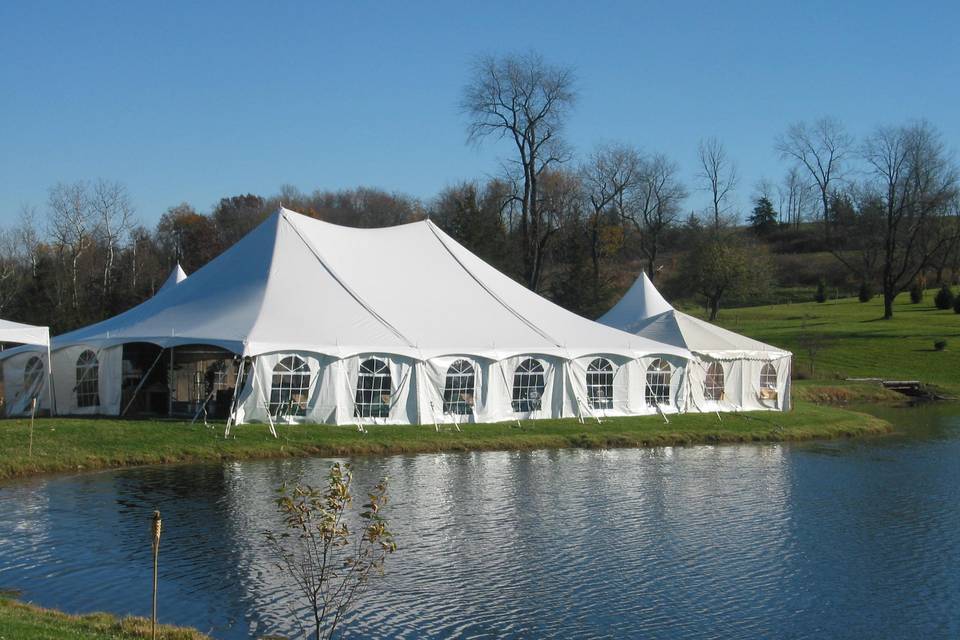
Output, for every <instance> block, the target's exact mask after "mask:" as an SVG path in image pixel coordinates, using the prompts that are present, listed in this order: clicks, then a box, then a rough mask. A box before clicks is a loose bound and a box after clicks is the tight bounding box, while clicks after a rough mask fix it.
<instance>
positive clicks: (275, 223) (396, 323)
mask: <svg viewBox="0 0 960 640" xmlns="http://www.w3.org/2000/svg"><path fill="white" fill-rule="evenodd" d="M131 343H149V344H151V345H156V346H157V347H160V348H163V349H165V350H167V351H168V352H169V353H170V357H171V358H173V357H174V356H175V353H174V352H173V349H174V348H176V350H177V351H176V353H179V352H180V349H181V348H182V347H185V346H187V345H194V346H195V345H205V346H208V347H216V348H220V349H223V350H225V351H226V352H229V353H231V354H236V355H237V356H238V362H240V361H239V358H243V360H242V365H239V366H238V368H239V369H240V370H239V371H236V372H234V374H235V377H236V378H239V379H240V391H239V394H238V398H237V402H236V406H235V407H234V408H233V410H232V412H233V414H234V415H235V417H236V419H237V421H238V422H242V421H270V422H271V423H272V422H273V421H275V420H278V419H280V420H284V421H291V422H294V421H304V422H323V423H333V424H350V423H358V424H359V423H365V422H381V423H435V422H460V421H467V420H473V421H485V422H486V421H495V420H506V419H512V418H515V417H527V418H545V417H561V416H590V415H592V414H600V413H603V414H643V413H652V412H655V411H675V410H677V409H678V407H679V406H680V405H681V400H682V399H683V397H684V388H685V387H684V380H683V370H684V369H683V364H684V363H685V361H686V359H688V358H689V357H690V354H689V351H687V350H686V349H685V348H683V347H677V346H670V345H665V344H661V343H657V342H654V341H652V340H649V339H646V338H643V337H639V336H634V335H630V334H628V333H624V332H621V331H617V330H614V329H611V328H609V327H605V326H603V325H600V324H598V323H595V322H592V321H590V320H587V319H585V318H582V317H580V316H577V315H575V314H573V313H570V312H568V311H566V310H564V309H562V308H560V307H558V306H557V305H555V304H553V303H551V302H549V301H548V300H545V299H544V298H541V297H540V296H538V295H536V294H534V293H532V292H531V291H529V290H528V289H526V288H525V287H523V286H522V285H520V284H518V283H516V282H514V281H513V280H511V279H510V278H508V277H507V276H505V275H503V274H501V273H500V272H498V271H497V270H495V269H494V268H492V267H490V266H489V265H488V264H486V263H484V262H483V261H482V260H480V259H479V258H478V257H476V256H475V255H473V254H472V253H470V252H469V251H467V250H466V249H465V248H464V247H463V246H461V245H459V244H458V243H457V242H455V241H454V240H453V239H452V238H450V237H449V236H447V235H446V234H445V233H444V232H443V231H441V230H440V229H439V228H438V227H437V226H436V225H434V224H433V223H431V222H430V221H423V222H417V223H412V224H406V225H400V226H396V227H389V228H383V229H354V228H347V227H341V226H337V225H333V224H328V223H324V222H320V221H317V220H313V219H311V218H308V217H306V216H302V215H300V214H297V213H294V212H292V211H289V210H286V209H281V210H280V211H279V212H277V213H276V214H274V215H273V216H271V217H270V218H268V219H267V220H266V221H265V222H263V223H262V224H261V225H260V226H258V227H257V228H256V229H254V230H253V231H251V232H250V233H249V234H248V235H247V236H245V237H244V238H243V239H241V240H240V241H239V242H238V243H237V244H236V245H234V246H233V247H231V248H230V249H228V250H227V251H225V252H224V253H223V254H222V255H220V256H219V257H217V258H216V259H214V260H213V261H211V262H210V263H209V264H207V265H206V266H204V267H203V268H201V269H199V270H198V271H197V272H196V273H194V274H192V275H190V277H189V278H186V279H185V280H182V281H181V282H179V283H178V284H177V285H176V286H173V287H169V288H164V289H162V290H161V291H159V292H158V293H157V295H156V296H154V297H153V298H151V299H149V300H147V301H146V302H144V303H142V304H140V305H139V306H137V307H134V308H133V309H130V310H129V311H127V312H125V313H122V314H120V315H118V316H115V317H113V318H110V319H108V320H105V321H103V322H100V323H98V324H95V325H92V326H89V327H85V328H82V329H79V330H77V331H73V332H71V333H68V334H65V335H62V336H58V337H56V338H54V340H53V349H54V358H53V359H54V376H55V378H56V379H57V380H58V381H60V380H61V379H64V380H65V381H67V382H66V383H63V384H60V385H58V388H57V391H58V397H57V406H58V407H59V408H60V411H61V412H62V413H104V414H113V415H116V414H118V413H120V412H122V410H123V408H124V407H122V406H121V404H124V405H125V404H126V401H125V398H123V397H122V396H123V393H124V391H123V389H122V388H121V385H122V384H123V378H124V377H125V376H124V372H125V371H126V369H124V365H123V360H124V357H125V356H124V345H130V344H131ZM157 358H158V359H159V356H157ZM653 363H656V366H657V368H658V369H657V370H658V372H659V373H658V376H657V377H656V385H655V387H656V389H655V393H652V392H651V391H650V389H649V388H648V384H647V371H648V369H649V368H650V366H651V365H652V364H653ZM154 364H156V361H154ZM92 376H95V379H94V378H93V377H92ZM81 378H82V379H81ZM94 380H95V382H96V384H95V385H94V384H93V382H94ZM94 387H95V388H94ZM80 396H83V397H82V398H81V397H80Z"/></svg>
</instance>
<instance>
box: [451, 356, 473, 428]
mask: <svg viewBox="0 0 960 640" xmlns="http://www.w3.org/2000/svg"><path fill="white" fill-rule="evenodd" d="M476 380H477V377H476V371H475V370H474V368H473V365H472V364H471V363H470V362H468V361H467V360H457V361H455V362H454V363H453V364H452V365H450V368H448V369H447V378H446V382H445V384H444V386H443V412H444V413H452V414H456V415H470V414H471V413H473V403H474V396H475V393H476Z"/></svg>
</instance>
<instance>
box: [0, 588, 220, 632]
mask: <svg viewBox="0 0 960 640" xmlns="http://www.w3.org/2000/svg"><path fill="white" fill-rule="evenodd" d="M149 637H150V620H148V619H147V618H140V617H135V616H126V617H122V618H120V617H117V616H114V615H112V614H109V613H89V614H82V615H71V614H68V613H63V612H61V611H57V610H55V609H46V608H43V607H38V606H36V605H33V604H30V603H28V602H22V601H20V600H17V599H15V598H13V597H11V596H10V595H4V594H0V638H9V639H10V640H13V639H14V638H16V639H17V640H54V639H56V640H68V639H70V638H77V639H80V638H83V639H84V640H127V639H139V638H149ZM157 638H160V639H162V640H209V636H207V635H205V634H203V633H200V632H199V631H197V630H196V629H191V628H187V627H173V626H169V625H158V627H157Z"/></svg>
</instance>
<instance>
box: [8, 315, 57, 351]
mask: <svg viewBox="0 0 960 640" xmlns="http://www.w3.org/2000/svg"><path fill="white" fill-rule="evenodd" d="M0 342H19V343H23V344H35V345H43V346H47V344H49V343H50V329H49V328H47V327H37V326H34V325H32V324H21V323H19V322H11V321H10V320H0Z"/></svg>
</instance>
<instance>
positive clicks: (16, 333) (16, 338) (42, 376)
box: [0, 320, 53, 415]
mask: <svg viewBox="0 0 960 640" xmlns="http://www.w3.org/2000/svg"><path fill="white" fill-rule="evenodd" d="M0 342H4V343H15V344H19V345H23V346H22V347H15V348H14V349H11V350H10V351H8V352H7V353H4V354H0V358H2V360H3V363H4V364H3V367H4V373H5V376H4V386H3V395H4V401H5V404H6V412H7V414H8V415H20V414H24V413H27V412H28V411H29V410H32V409H33V401H34V400H35V399H36V400H39V399H40V398H44V399H45V400H46V401H47V404H48V406H52V405H53V388H52V386H51V384H50V379H51V376H50V328H49V327H40V326H35V325H31V324H22V323H19V322H11V321H10V320H0ZM8 362H9V363H10V364H9V365H8V364H7V363H8ZM8 370H9V371H10V372H11V373H10V374H9V375H6V374H7V371H8Z"/></svg>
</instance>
